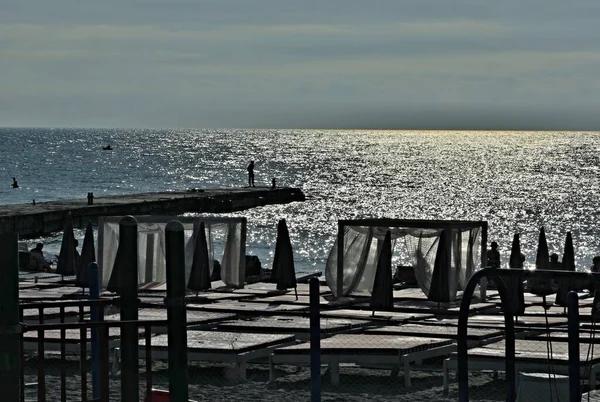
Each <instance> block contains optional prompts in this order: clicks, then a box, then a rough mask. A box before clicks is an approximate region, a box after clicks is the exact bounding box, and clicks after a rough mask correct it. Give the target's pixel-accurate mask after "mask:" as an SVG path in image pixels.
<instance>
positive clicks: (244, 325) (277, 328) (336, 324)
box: [217, 316, 369, 338]
mask: <svg viewBox="0 0 600 402" xmlns="http://www.w3.org/2000/svg"><path fill="white" fill-rule="evenodd" d="M368 323H369V321H366V320H348V319H342V318H321V334H322V335H326V334H333V333H340V332H347V331H350V330H353V329H358V328H363V327H365V326H366V325H368ZM217 328H218V329H219V330H221V331H235V332H248V333H251V332H259V333H267V334H276V333H279V334H281V333H283V334H296V336H297V337H303V338H306V336H308V334H309V333H310V320H309V319H308V318H307V317H296V316H289V317H281V316H272V317H258V318H256V319H251V320H236V321H224V322H221V323H219V324H218V325H217Z"/></svg>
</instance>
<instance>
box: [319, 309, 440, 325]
mask: <svg viewBox="0 0 600 402" xmlns="http://www.w3.org/2000/svg"><path fill="white" fill-rule="evenodd" d="M321 317H327V318H348V319H368V320H372V321H376V322H379V323H382V322H385V321H388V322H391V323H394V324H401V323H403V322H407V321H409V320H411V321H418V320H424V319H427V318H433V314H422V313H403V312H400V311H375V312H373V310H354V309H340V310H324V311H322V312H321Z"/></svg>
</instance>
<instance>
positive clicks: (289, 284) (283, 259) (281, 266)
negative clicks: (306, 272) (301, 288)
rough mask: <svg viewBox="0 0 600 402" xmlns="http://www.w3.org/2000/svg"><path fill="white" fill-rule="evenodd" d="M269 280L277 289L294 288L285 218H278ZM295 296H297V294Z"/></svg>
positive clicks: (290, 250)
mask: <svg viewBox="0 0 600 402" xmlns="http://www.w3.org/2000/svg"><path fill="white" fill-rule="evenodd" d="M271 280H272V281H273V282H275V283H277V289H278V290H285V289H289V288H294V289H296V269H295V267H294V253H293V250H292V241H291V240H290V232H289V230H288V227H287V224H286V222H285V219H280V220H279V224H278V225H277V240H276V242H275V255H274V256H273V270H272V271H271ZM296 298H298V295H297V294H296Z"/></svg>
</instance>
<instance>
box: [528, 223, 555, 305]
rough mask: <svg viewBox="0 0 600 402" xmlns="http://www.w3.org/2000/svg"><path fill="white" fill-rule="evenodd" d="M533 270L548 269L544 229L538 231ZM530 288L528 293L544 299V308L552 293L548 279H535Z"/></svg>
mask: <svg viewBox="0 0 600 402" xmlns="http://www.w3.org/2000/svg"><path fill="white" fill-rule="evenodd" d="M535 269H543V270H547V269H550V253H549V251H548V242H547V241H546V231H545V230H544V227H542V228H541V229H540V236H539V238H538V248H537V254H536V257H535ZM530 284H531V286H530V287H529V291H530V292H531V293H533V294H535V295H538V296H542V297H543V298H544V306H545V305H546V296H547V295H549V294H551V293H554V292H553V291H552V286H551V281H550V280H548V279H535V280H531V281H530Z"/></svg>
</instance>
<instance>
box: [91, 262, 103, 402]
mask: <svg viewBox="0 0 600 402" xmlns="http://www.w3.org/2000/svg"><path fill="white" fill-rule="evenodd" d="M99 273H100V271H99V269H98V264H96V263H95V262H92V263H91V264H90V268H89V275H90V278H89V282H90V297H89V300H99V299H100V278H99V277H98V275H99ZM99 308H100V307H99V306H98V304H96V303H93V304H92V305H91V306H90V314H91V319H92V322H98V321H99V319H100V314H99V311H98V309H99ZM91 343H92V345H91V346H92V396H93V397H94V399H95V400H100V340H99V339H98V327H93V328H92V339H91Z"/></svg>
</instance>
